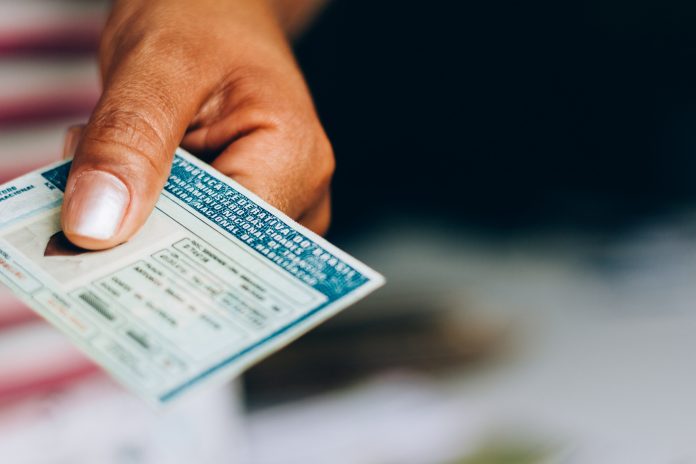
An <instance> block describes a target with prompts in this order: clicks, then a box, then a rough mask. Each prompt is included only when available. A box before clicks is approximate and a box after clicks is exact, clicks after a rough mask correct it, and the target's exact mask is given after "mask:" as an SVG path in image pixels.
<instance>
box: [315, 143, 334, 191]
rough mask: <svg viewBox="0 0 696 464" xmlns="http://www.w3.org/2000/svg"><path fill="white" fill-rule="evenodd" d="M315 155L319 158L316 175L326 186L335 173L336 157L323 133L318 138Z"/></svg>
mask: <svg viewBox="0 0 696 464" xmlns="http://www.w3.org/2000/svg"><path fill="white" fill-rule="evenodd" d="M317 153H318V156H319V163H318V173H319V178H320V179H321V183H322V184H323V185H326V186H328V185H329V184H330V183H331V179H332V178H333V175H334V173H335V172H336V157H335V156H334V151H333V148H332V146H331V142H330V141H329V139H328V137H326V135H325V134H324V133H323V131H322V135H321V137H320V140H319V143H318V147H317Z"/></svg>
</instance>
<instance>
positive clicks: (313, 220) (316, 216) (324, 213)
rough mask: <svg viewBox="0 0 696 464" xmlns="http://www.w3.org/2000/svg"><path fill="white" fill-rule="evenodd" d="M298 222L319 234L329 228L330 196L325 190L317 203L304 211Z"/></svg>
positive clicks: (324, 232) (322, 233)
mask: <svg viewBox="0 0 696 464" xmlns="http://www.w3.org/2000/svg"><path fill="white" fill-rule="evenodd" d="M298 222H299V223H300V224H302V225H303V226H305V227H306V228H308V229H309V230H311V231H313V232H316V233H317V234H319V235H324V234H326V232H327V231H328V229H329V224H330V223H331V196H330V195H329V193H328V192H327V193H326V195H324V196H323V197H322V198H321V200H319V203H318V204H317V205H315V206H314V207H312V208H310V209H309V210H308V211H307V212H305V213H304V214H303V215H302V216H301V217H300V218H299V219H298Z"/></svg>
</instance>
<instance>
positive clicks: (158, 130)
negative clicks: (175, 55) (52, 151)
mask: <svg viewBox="0 0 696 464" xmlns="http://www.w3.org/2000/svg"><path fill="white" fill-rule="evenodd" d="M166 71H171V69H169V70H167V66H158V65H157V64H156V62H155V61H154V60H152V59H146V60H145V61H143V59H142V58H141V57H139V58H138V59H135V60H130V62H129V63H124V64H122V65H120V66H117V68H116V69H115V70H114V71H113V72H112V73H111V76H109V78H108V79H107V82H106V83H105V90H104V93H103V94H102V97H101V99H100V101H99V103H98V104H97V107H96V109H95V110H94V113H93V114H92V116H91V118H90V120H89V122H88V124H87V126H86V127H85V128H84V129H83V131H82V133H81V138H80V141H79V144H78V145H77V148H76V150H75V156H74V160H73V164H72V168H71V170H70V175H69V177H68V181H67V185H66V188H65V198H64V202H63V209H62V213H61V222H62V227H63V232H64V233H65V235H66V237H67V238H68V239H69V240H70V241H71V242H73V243H74V244H75V245H77V246H80V247H82V248H87V249H92V250H98V249H104V248H110V247H113V246H116V245H118V244H120V243H123V242H125V241H126V240H128V239H129V238H130V237H131V236H132V235H133V234H135V233H136V232H137V231H138V229H139V228H140V227H141V226H142V225H143V224H144V223H145V221H146V220H147V218H148V217H149V215H150V213H151V212H152V210H153V208H154V206H155V203H156V202H157V199H158V198H159V194H160V191H161V189H162V187H163V186H164V183H165V181H166V178H167V175H168V174H169V170H170V165H171V160H172V156H173V153H174V151H175V149H176V147H177V146H178V144H179V141H180V140H181V138H182V137H183V134H184V132H185V130H186V127H187V125H188V122H189V121H190V120H191V118H192V117H193V115H194V114H195V112H196V110H197V108H198V107H199V105H200V103H199V99H198V97H197V95H195V92H192V91H191V89H192V88H193V89H195V86H191V85H190V82H186V81H185V80H184V79H181V72H178V73H176V72H175V73H172V72H166ZM169 76H177V79H173V78H171V77H169ZM199 87H200V83H199ZM184 89H186V90H184Z"/></svg>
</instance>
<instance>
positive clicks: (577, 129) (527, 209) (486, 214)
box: [297, 0, 696, 242]
mask: <svg viewBox="0 0 696 464" xmlns="http://www.w3.org/2000/svg"><path fill="white" fill-rule="evenodd" d="M461 3H464V4H461ZM297 55H298V59H299V61H300V64H301V66H302V68H303V69H304V71H305V73H306V76H307V79H308V81H309V84H310V87H311V88H312V91H313V94H314V96H315V98H316V101H317V106H318V109H319V112H320V115H321V117H322V120H323V122H324V124H325V127H326V130H327V132H328V134H329V137H330V138H331V140H332V141H333V143H334V148H335V151H336V156H337V161H338V169H337V172H336V176H335V182H334V188H333V191H334V220H333V229H332V232H331V235H330V238H331V239H333V240H338V241H339V242H340V241H342V240H343V238H345V237H348V236H353V235H354V234H356V233H358V234H359V233H360V232H361V231H364V230H367V229H370V228H373V227H374V225H375V221H377V222H379V221H380V220H383V219H384V217H385V216H389V217H405V218H408V219H414V218H418V220H432V221H435V222H441V223H443V224H448V227H451V226H454V225H462V226H467V227H474V228H484V229H485V230H487V231H490V232H496V231H498V232H508V231H511V230H525V229H529V228H539V227H544V228H546V227H551V228H553V227H578V228H589V229H593V230H608V231H613V230H616V229H617V228H622V227H623V226H626V225H630V224H633V223H635V222H636V221H641V220H643V219H645V218H646V217H647V216H653V215H656V214H663V213H669V212H671V211H674V210H676V209H679V208H681V207H683V206H685V205H687V204H689V203H692V202H693V200H694V197H695V194H696V188H695V187H694V182H693V177H694V171H695V169H694V168H695V166H694V164H695V163H694V148H695V146H696V131H695V130H694V129H696V99H695V97H696V92H695V90H696V84H695V83H696V66H695V63H696V4H694V3H693V2H673V1H667V2H665V1H659V2H658V1H623V0H611V1H607V0H604V1H585V2H550V1H548V2H546V1H544V2H542V1H533V2H518V1H512V0H503V1H497V2H446V1H430V2H398V1H379V2H373V1H363V0H338V1H335V2H333V3H332V4H331V5H330V6H329V8H328V9H327V11H325V13H324V14H323V16H322V17H321V18H320V19H319V21H318V22H317V23H316V24H315V26H314V27H313V29H312V30H311V31H310V32H309V33H308V34H306V35H305V36H304V37H303V39H302V40H301V42H300V43H299V44H298V45H297Z"/></svg>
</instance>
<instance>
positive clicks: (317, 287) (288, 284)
mask: <svg viewBox="0 0 696 464" xmlns="http://www.w3.org/2000/svg"><path fill="white" fill-rule="evenodd" d="M69 168H70V162H64V163H61V164H58V165H55V166H53V167H49V168H45V169H42V170H39V171H35V172H32V173H30V174H27V175H26V176H23V177H20V178H19V179H16V180H15V181H13V182H10V183H8V184H5V185H3V186H0V281H1V282H3V283H5V284H6V285H8V286H9V288H10V289H12V290H13V291H14V293H16V294H17V295H18V296H19V297H20V298H21V299H22V300H24V301H25V302H26V303H27V304H28V305H29V306H31V307H32V308H34V309H35V310H36V311H37V312H38V313H39V314H41V315H42V316H43V317H45V318H46V319H47V320H48V321H50V322H51V323H52V324H54V325H55V326H56V327H58V328H59V329H61V330H62V331H64V332H65V333H66V334H67V335H68V336H69V337H70V338H71V339H72V340H73V341H74V342H75V343H76V344H77V345H78V346H79V347H80V348H82V350H83V351H84V352H85V353H86V354H88V355H89V356H90V357H92V358H93V359H94V360H96V361H97V362H98V363H99V364H101V365H102V366H103V367H104V368H105V369H106V370H107V371H108V372H109V373H111V374H112V375H113V376H114V377H115V378H117V379H118V380H119V381H120V382H122V383H123V384H124V385H126V386H127V387H128V388H130V389H131V390H132V391H134V392H136V393H137V394H139V395H140V396H142V397H143V398H145V399H146V400H148V401H150V402H151V403H153V404H164V403H167V402H169V401H170V400H172V399H174V398H176V397H178V396H180V395H181V394H182V393H184V392H186V391H188V390H190V389H192V388H194V387H198V386H201V385H205V384H210V383H216V382H221V381H224V380H227V379H229V378H230V377H232V376H233V375H235V374H238V373H240V372H241V371H242V370H244V369H245V368H247V367H249V366H250V365H251V364H253V363H254V362H256V361H258V360H260V359H261V358H263V357H265V356H266V355H268V354H269V353H271V352H272V351H274V350H277V349H279V348H281V347H282V346H284V345H286V344H288V343H289V342H290V341H292V340H293V339H295V338H297V337H298V336H300V335H301V334H302V333H304V332H306V331H308V330H309V329H311V328H312V327H314V326H315V325H317V324H319V323H320V322H322V321H323V320H325V319H327V318H329V317H330V316H331V315H333V314H335V313H336V312H338V311H339V310H341V309H343V308H344V307H346V306H347V305H349V304H351V303H352V302H354V301H356V300H358V299H360V298H362V297H364V296H365V295H367V294H368V293H369V292H371V291H372V290H374V289H375V288H377V287H379V286H380V285H381V284H382V283H383V278H382V277H381V276H380V275H379V274H378V273H376V272H375V271H373V270H371V269H370V268H368V267H367V266H365V265H364V264H362V263H360V262H359V261H357V260H356V259H354V258H352V257H350V256H348V255H347V254H345V253H343V252H342V251H340V250H338V249H337V248H335V247H334V246H332V245H331V244H329V243H328V242H326V241H325V240H324V239H322V238H321V237H319V236H317V235H316V234H314V233H312V232H311V231H309V230H307V229H305V228H303V227H302V226H300V225H299V224H297V223H295V222H294V221H292V220H291V219H290V218H288V217H287V216H285V215H284V214H282V213H281V212H279V211H277V210H276V209H275V208H273V207H272V206H270V205H268V204H267V203H265V202H264V201H263V200H261V199H260V198H258V197H257V196H255V195H254V194H253V193H251V192H249V191H247V190H246V189H244V188H243V187H241V186H240V185H238V184H236V183H235V182H234V181H232V180H230V179H229V178H227V177H225V176H224V175H222V174H220V173H218V172H217V171H215V170H213V169H212V168H210V167H209V166H208V165H206V164H205V163H202V162H200V161H199V160H197V159H195V158H194V157H192V156H191V155H189V154H187V153H186V152H184V151H183V150H178V151H177V153H176V154H175V157H174V162H173V166H172V171H171V174H170V177H169V179H168V182H167V184H166V186H165V188H164V191H163V193H162V195H161V197H160V200H159V202H158V203H157V207H156V209H155V211H154V212H153V214H152V216H151V217H150V218H149V220H148V222H147V223H146V225H145V226H144V227H143V229H142V230H141V231H140V232H139V233H138V234H137V235H136V236H135V237H134V238H133V239H132V240H130V241H129V242H127V243H125V244H123V245H120V246H118V247H116V248H113V249H111V250H107V251H101V252H89V251H87V250H82V249H78V248H75V247H74V246H72V245H71V244H70V243H69V242H68V241H67V240H66V239H65V237H64V236H63V234H62V232H61V229H60V205H61V204H62V199H63V189H64V187H65V182H66V179H67V174H68V172H69Z"/></svg>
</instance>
